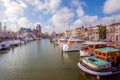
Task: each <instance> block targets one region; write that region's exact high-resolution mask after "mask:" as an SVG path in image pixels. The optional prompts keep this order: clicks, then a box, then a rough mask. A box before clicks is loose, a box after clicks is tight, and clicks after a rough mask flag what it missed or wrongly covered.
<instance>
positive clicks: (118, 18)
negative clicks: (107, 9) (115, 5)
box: [98, 14, 120, 25]
mask: <svg viewBox="0 0 120 80" xmlns="http://www.w3.org/2000/svg"><path fill="white" fill-rule="evenodd" d="M113 22H120V14H117V15H113V16H109V17H103V18H101V19H100V20H99V22H98V24H104V25H109V24H111V23H113Z"/></svg>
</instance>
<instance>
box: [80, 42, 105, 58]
mask: <svg viewBox="0 0 120 80" xmlns="http://www.w3.org/2000/svg"><path fill="white" fill-rule="evenodd" d="M106 46H107V44H106V42H91V41H87V42H84V43H83V46H82V47H81V48H80V50H79V52H80V56H81V57H84V56H90V55H93V54H94V49H95V48H102V47H106Z"/></svg>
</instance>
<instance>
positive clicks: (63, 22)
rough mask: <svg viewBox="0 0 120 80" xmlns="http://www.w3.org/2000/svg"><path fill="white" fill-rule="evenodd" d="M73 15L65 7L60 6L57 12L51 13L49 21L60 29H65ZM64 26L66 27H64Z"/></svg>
mask: <svg viewBox="0 0 120 80" xmlns="http://www.w3.org/2000/svg"><path fill="white" fill-rule="evenodd" d="M73 17H74V13H73V12H72V11H71V10H70V9H69V8H67V7H63V8H61V9H60V10H59V11H58V12H56V13H55V14H53V16H52V18H51V19H50V21H51V22H52V24H53V25H55V27H56V28H57V29H58V30H59V31H60V30H61V31H62V30H66V28H67V26H68V24H69V23H70V21H71V19H72V18H73ZM65 26H66V27H65Z"/></svg>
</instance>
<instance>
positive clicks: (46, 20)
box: [0, 0, 120, 33]
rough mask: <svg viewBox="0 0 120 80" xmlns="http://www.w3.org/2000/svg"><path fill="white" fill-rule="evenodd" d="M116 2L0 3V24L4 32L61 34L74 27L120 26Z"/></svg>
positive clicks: (3, 0)
mask: <svg viewBox="0 0 120 80" xmlns="http://www.w3.org/2000/svg"><path fill="white" fill-rule="evenodd" d="M119 4H120V0H0V21H1V22H2V23H3V26H4V25H5V24H6V26H7V29H8V30H13V31H18V30H19V28H20V27H26V28H30V27H31V28H35V27H36V24H40V25H41V27H42V32H48V33H51V32H53V31H54V30H55V31H56V32H64V31H66V30H68V29H69V27H70V29H75V28H77V27H81V26H85V27H90V26H96V25H100V24H102V25H109V24H111V23H113V22H120V5H119Z"/></svg>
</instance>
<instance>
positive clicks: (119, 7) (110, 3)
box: [103, 0, 120, 14]
mask: <svg viewBox="0 0 120 80" xmlns="http://www.w3.org/2000/svg"><path fill="white" fill-rule="evenodd" d="M118 11H120V0H106V2H105V4H104V8H103V12H104V13H106V14H111V13H115V12H118Z"/></svg>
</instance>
